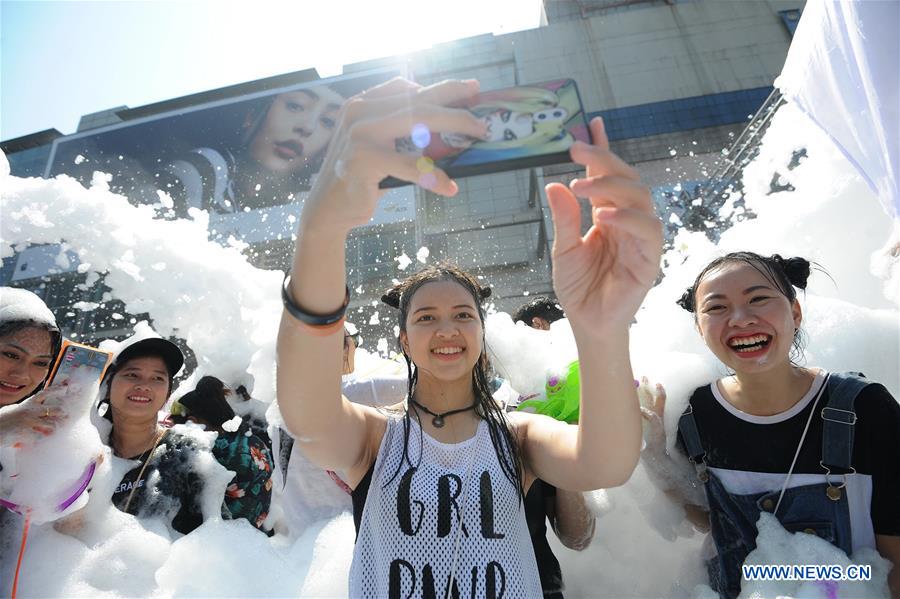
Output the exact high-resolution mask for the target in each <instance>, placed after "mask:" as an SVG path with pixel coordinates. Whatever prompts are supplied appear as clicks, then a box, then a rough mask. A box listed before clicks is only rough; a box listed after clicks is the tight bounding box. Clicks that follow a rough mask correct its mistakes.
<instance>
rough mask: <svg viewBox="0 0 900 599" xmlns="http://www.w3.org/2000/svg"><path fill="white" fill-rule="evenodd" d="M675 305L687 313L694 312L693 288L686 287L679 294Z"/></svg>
mask: <svg viewBox="0 0 900 599" xmlns="http://www.w3.org/2000/svg"><path fill="white" fill-rule="evenodd" d="M675 303H676V304H678V305H679V306H681V307H682V308H684V309H685V310H687V311H688V312H691V313H693V312H694V288H693V287H688V288H687V289H685V290H684V293H682V294H681V297H679V298H678V299H677V300H675Z"/></svg>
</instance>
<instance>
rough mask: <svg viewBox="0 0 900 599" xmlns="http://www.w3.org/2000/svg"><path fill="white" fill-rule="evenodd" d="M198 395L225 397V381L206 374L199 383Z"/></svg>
mask: <svg viewBox="0 0 900 599" xmlns="http://www.w3.org/2000/svg"><path fill="white" fill-rule="evenodd" d="M196 391H197V395H199V396H200V397H203V398H204V399H206V398H223V397H225V395H227V394H226V393H225V383H223V382H222V381H220V380H219V379H217V378H216V377H214V376H205V377H203V378H202V379H200V381H199V382H198V383H197V389H196Z"/></svg>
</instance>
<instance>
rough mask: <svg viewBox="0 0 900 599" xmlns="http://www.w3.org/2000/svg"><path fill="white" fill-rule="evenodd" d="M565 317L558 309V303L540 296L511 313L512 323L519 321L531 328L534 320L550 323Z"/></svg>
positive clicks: (560, 309) (561, 310)
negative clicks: (538, 319) (540, 319)
mask: <svg viewBox="0 0 900 599" xmlns="http://www.w3.org/2000/svg"><path fill="white" fill-rule="evenodd" d="M565 317H566V313H565V312H563V309H562V308H560V307H559V302H557V301H556V300H554V299H550V298H549V297H545V296H541V297H536V298H534V299H533V300H531V301H530V302H528V303H527V304H524V305H522V306H520V307H519V309H518V310H516V311H515V312H514V313H513V316H512V319H513V322H519V321H520V320H521V321H522V322H524V323H525V324H527V325H528V326H531V321H532V320H534V319H535V318H543V319H544V320H546V321H547V322H551V323H552V322H556V321H557V320H559V319H561V318H565Z"/></svg>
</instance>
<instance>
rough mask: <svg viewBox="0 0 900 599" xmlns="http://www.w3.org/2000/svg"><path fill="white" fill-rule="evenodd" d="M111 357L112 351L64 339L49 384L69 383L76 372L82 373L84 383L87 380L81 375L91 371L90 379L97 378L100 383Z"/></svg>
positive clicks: (80, 379)
mask: <svg viewBox="0 0 900 599" xmlns="http://www.w3.org/2000/svg"><path fill="white" fill-rule="evenodd" d="M111 358H112V354H111V353H110V352H107V351H103V350H102V349H97V348H96V347H90V346H88V345H82V344H81V343H75V342H74V341H69V340H68V339H63V345H62V349H60V351H59V358H57V360H56V364H54V365H53V371H52V372H51V373H50V378H49V379H47V386H48V387H49V386H50V385H68V384H69V383H70V382H71V381H72V379H73V378H74V377H75V375H76V374H78V375H80V376H79V382H82V383H83V382H86V381H85V380H84V379H82V378H81V377H86V376H87V374H86V373H90V376H89V380H91V381H93V380H94V379H96V382H97V383H98V384H99V383H100V381H102V380H103V374H104V373H105V372H106V369H107V367H108V366H109V363H110V360H111Z"/></svg>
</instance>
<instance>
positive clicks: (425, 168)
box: [416, 156, 434, 175]
mask: <svg viewBox="0 0 900 599" xmlns="http://www.w3.org/2000/svg"><path fill="white" fill-rule="evenodd" d="M416 168H417V169H419V172H420V173H422V174H423V175H428V174H430V173H431V172H432V171H434V160H432V159H431V158H429V157H428V156H420V157H419V159H418V160H416Z"/></svg>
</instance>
